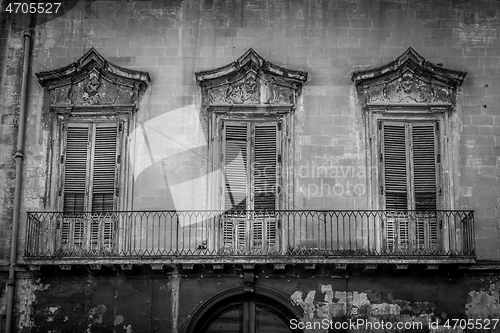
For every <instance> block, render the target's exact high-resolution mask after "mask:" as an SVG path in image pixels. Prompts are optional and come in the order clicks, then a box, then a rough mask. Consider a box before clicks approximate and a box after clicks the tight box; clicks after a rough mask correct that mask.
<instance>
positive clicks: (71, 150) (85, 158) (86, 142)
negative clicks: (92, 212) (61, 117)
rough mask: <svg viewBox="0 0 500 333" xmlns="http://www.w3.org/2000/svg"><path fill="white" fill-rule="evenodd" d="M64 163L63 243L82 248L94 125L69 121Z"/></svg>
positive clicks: (70, 246)
mask: <svg viewBox="0 0 500 333" xmlns="http://www.w3.org/2000/svg"><path fill="white" fill-rule="evenodd" d="M65 134H66V136H65V143H66V146H65V150H64V155H63V156H62V157H61V162H63V163H64V167H63V170H64V171H63V190H62V196H63V198H62V201H63V203H62V209H63V219H62V222H61V226H60V227H61V243H62V247H63V249H65V250H73V251H79V250H80V249H81V247H82V246H83V245H84V243H85V239H84V230H85V217H84V216H83V212H84V211H85V210H86V202H85V198H86V189H87V171H88V169H89V167H88V163H89V149H90V134H91V132H90V126H89V125H88V124H67V125H66V128H65Z"/></svg>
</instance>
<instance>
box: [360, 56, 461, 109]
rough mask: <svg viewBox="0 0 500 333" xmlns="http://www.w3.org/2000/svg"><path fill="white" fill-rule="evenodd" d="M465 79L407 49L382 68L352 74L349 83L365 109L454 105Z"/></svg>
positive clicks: (458, 72) (458, 73)
mask: <svg viewBox="0 0 500 333" xmlns="http://www.w3.org/2000/svg"><path fill="white" fill-rule="evenodd" d="M465 75H467V73H464V72H460V71H453V70H450V69H446V68H443V67H441V66H438V65H435V64H432V63H430V62H428V61H427V60H425V59H424V58H423V57H422V56H421V55H419V54H418V53H417V52H416V51H415V50H414V49H413V48H411V47H410V48H408V50H406V51H405V52H404V53H403V54H402V55H401V56H399V57H398V58H396V59H395V60H394V61H393V62H391V63H389V64H387V65H385V66H382V67H379V68H375V69H371V70H367V71H359V72H355V73H353V75H352V81H353V82H354V83H355V84H356V87H357V89H358V94H359V95H360V96H361V97H362V98H363V100H364V103H365V104H366V105H453V104H454V103H455V97H456V92H457V88H458V86H460V84H461V83H462V81H463V80H464V78H465Z"/></svg>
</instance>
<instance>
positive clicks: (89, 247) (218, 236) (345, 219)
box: [25, 210, 474, 259]
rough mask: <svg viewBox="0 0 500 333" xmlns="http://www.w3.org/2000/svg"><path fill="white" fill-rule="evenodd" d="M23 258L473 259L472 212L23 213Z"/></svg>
mask: <svg viewBox="0 0 500 333" xmlns="http://www.w3.org/2000/svg"><path fill="white" fill-rule="evenodd" d="M27 218H28V220H27V230H26V248H25V258H26V259H44V258H48V259H49V258H103V257H121V258H128V257H140V258H143V257H149V258H162V257H177V258H179V257H183V256H186V257H194V256H200V257H203V258H210V257H213V258H216V257H218V258H220V257H221V256H229V257H236V256H266V257H273V256H290V257H308V256H325V257H330V256H333V257H335V256H341V257H346V256H347V257H348V256H360V255H362V256H446V257H450V256H469V257H470V256H473V255H474V213H473V211H329V210H323V211H319V210H314V211H312V210H310V211H305V210H304V211H295V210H294V211H278V210H277V211H265V212H257V211H240V212H236V211H231V212H220V211H120V212H109V213H90V212H87V213H77V214H68V213H60V212H28V214H27Z"/></svg>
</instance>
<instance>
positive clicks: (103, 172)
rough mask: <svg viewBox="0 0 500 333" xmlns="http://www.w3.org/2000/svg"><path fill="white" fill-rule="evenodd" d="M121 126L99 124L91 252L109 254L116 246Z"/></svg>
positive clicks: (93, 194)
mask: <svg viewBox="0 0 500 333" xmlns="http://www.w3.org/2000/svg"><path fill="white" fill-rule="evenodd" d="M118 130H119V128H118V126H117V124H95V130H94V141H93V154H92V193H91V211H92V221H91V224H90V248H91V250H93V251H98V252H102V251H109V250H110V249H111V248H112V245H113V239H114V230H115V225H114V224H115V219H114V217H113V215H112V213H111V212H113V211H114V210H115V194H116V187H117V184H116V170H117V154H118V152H117V148H118V144H117V140H118V136H119V133H118Z"/></svg>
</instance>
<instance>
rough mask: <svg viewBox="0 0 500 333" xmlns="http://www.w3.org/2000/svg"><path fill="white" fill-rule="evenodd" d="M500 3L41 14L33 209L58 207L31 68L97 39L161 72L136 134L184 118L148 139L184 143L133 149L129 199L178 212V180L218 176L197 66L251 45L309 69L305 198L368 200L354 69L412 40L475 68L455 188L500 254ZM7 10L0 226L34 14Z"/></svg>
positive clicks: (210, 4) (253, 4) (87, 8)
mask: <svg viewBox="0 0 500 333" xmlns="http://www.w3.org/2000/svg"><path fill="white" fill-rule="evenodd" d="M499 10H500V9H499V5H498V2H496V1H481V6H480V7H478V6H476V4H473V3H471V2H468V1H441V2H439V3H436V2H430V1H423V2H422V1H410V2H401V1H233V2H226V1H201V2H200V1H167V2H159V1H140V2H127V3H121V2H114V1H93V2H87V1H79V2H78V3H76V5H75V6H74V7H72V8H70V10H69V11H67V12H66V13H65V14H64V15H62V16H60V17H58V18H55V19H53V20H50V21H48V22H44V21H43V20H42V18H40V17H39V18H38V22H37V23H35V24H34V25H35V33H34V34H33V52H32V55H33V59H32V63H31V65H32V66H31V73H32V74H31V76H30V77H31V80H30V86H29V94H30V95H29V104H28V106H29V108H28V126H27V133H28V137H27V141H26V142H27V149H26V150H27V157H26V166H25V173H24V176H25V180H24V194H23V197H24V202H23V209H50V208H52V207H54V200H53V198H51V197H50V195H48V194H49V193H50V192H49V191H50V188H48V187H50V183H49V182H48V181H47V179H48V177H47V176H48V174H49V173H50V170H49V169H48V167H47V163H48V162H47V155H48V152H49V147H50V145H49V144H48V143H49V142H48V141H49V140H50V135H49V134H50V131H51V129H50V128H49V120H50V117H49V116H48V110H47V108H46V107H43V103H44V101H43V100H42V95H43V94H42V89H41V87H40V86H39V84H38V83H37V82H36V80H35V79H34V76H33V73H35V72H40V71H46V70H49V69H55V68H59V67H61V66H65V65H68V64H69V63H71V62H73V61H74V60H76V59H77V58H79V57H80V56H81V55H82V54H83V53H84V52H85V51H86V50H88V49H89V48H90V47H95V48H96V49H97V50H98V52H100V53H101V54H102V55H103V56H104V57H105V58H106V59H107V60H109V61H110V62H113V63H115V64H117V65H120V66H124V67H126V68H134V69H139V70H143V71H147V72H149V74H150V75H151V78H152V84H151V86H150V88H149V89H148V90H147V92H146V94H145V96H143V99H142V103H141V105H140V109H139V112H138V113H137V114H136V117H135V118H136V120H135V121H136V123H135V126H137V131H134V132H132V133H131V138H133V139H136V140H141V138H142V135H143V133H142V128H141V126H143V127H144V128H145V129H146V131H147V129H148V128H151V127H152V126H153V125H152V124H156V126H158V125H159V124H160V125H163V124H164V125H165V126H172V124H175V125H174V126H173V127H175V128H177V129H176V131H175V133H172V134H171V136H169V135H162V136H161V137H158V136H157V137H156V138H155V140H154V142H150V143H149V144H150V145H151V147H152V151H155V148H157V149H160V150H161V149H165V147H168V146H169V145H175V142H177V143H179V142H180V143H181V146H180V147H181V148H179V149H177V150H175V151H174V153H172V154H171V155H172V156H170V157H169V158H168V159H164V160H162V161H159V160H158V159H156V160H155V158H153V162H151V156H150V155H149V152H148V150H147V149H146V148H144V147H143V148H144V149H139V148H137V147H135V148H133V147H132V146H130V153H131V155H132V156H133V161H132V163H135V164H136V166H138V165H140V168H139V167H136V173H137V174H136V175H135V186H134V200H133V202H134V204H133V207H130V208H131V209H172V208H174V206H175V205H174V201H173V199H172V194H171V191H170V186H171V185H176V184H179V183H182V182H186V181H190V180H192V179H195V178H199V177H203V176H205V175H206V173H207V161H206V156H207V154H206V145H205V146H203V145H202V146H200V147H197V148H189V147H191V144H190V143H189V140H192V133H193V130H192V129H193V126H197V127H198V129H199V131H201V132H202V135H201V138H202V139H201V141H203V138H205V139H206V135H207V133H206V126H204V125H205V119H203V118H202V117H200V113H199V108H200V89H199V87H197V86H196V83H195V80H194V73H195V72H196V71H200V70H206V69H213V68H216V67H219V66H223V65H226V64H228V63H230V62H232V61H234V60H235V59H236V58H238V57H239V56H241V55H242V54H243V53H244V52H245V51H246V50H247V49H248V48H250V47H252V48H254V49H255V50H256V51H257V52H258V53H259V54H260V55H262V56H263V57H264V58H265V59H267V60H269V61H271V62H274V63H276V64H278V65H281V66H284V67H287V68H292V69H297V70H303V71H306V72H308V73H309V79H308V82H306V85H305V87H304V89H303V92H302V97H301V99H300V101H299V106H298V108H297V110H296V112H295V118H296V119H295V121H296V128H295V140H296V151H295V163H296V164H295V165H294V168H295V172H296V184H295V189H294V193H295V198H294V208H295V209H314V208H327V209H363V208H368V207H369V206H368V196H367V190H368V182H367V177H366V175H367V172H366V169H365V168H366V152H365V143H364V140H365V139H364V125H363V115H362V110H361V107H360V106H359V101H358V96H357V95H356V92H355V89H354V86H353V84H352V82H351V80H350V77H351V74H352V72H353V71H355V70H361V69H367V68H374V67H378V66H381V65H384V64H386V63H388V62H390V61H392V60H393V59H394V58H396V57H397V56H399V55H400V54H401V53H402V52H403V51H404V50H406V49H407V48H408V47H410V46H411V47H413V48H415V49H416V50H417V52H419V53H420V54H421V55H422V56H424V57H425V58H426V59H427V60H429V61H431V62H434V63H442V64H443V65H444V66H445V67H447V68H450V69H455V70H461V71H465V72H467V73H468V74H467V77H466V79H465V81H464V83H463V85H462V87H461V88H460V93H459V96H458V101H457V110H456V111H455V112H456V120H457V122H458V123H457V129H459V133H458V137H457V138H458V141H457V142H455V144H456V145H458V147H457V152H458V156H454V159H455V162H456V163H459V165H460V167H459V169H458V170H459V173H458V174H457V175H455V184H454V185H455V187H454V189H453V192H452V193H455V194H456V196H457V197H456V200H455V201H456V202H455V206H456V207H455V208H456V209H474V210H476V217H477V219H476V226H477V228H476V236H477V239H478V242H477V254H478V256H479V257H488V258H498V257H499V256H500V253H499V252H498V251H499V249H500V246H499V236H500V235H499V234H498V233H499V214H500V212H499V211H498V206H499V203H498V198H499V197H500V195H499V193H500V190H499V186H500V185H499V183H498V181H499V177H498V172H499V171H498V170H499V165H498V156H499V154H500V153H499V148H498V147H499V142H498V137H499V134H500V133H499V122H500V120H499V116H498V115H497V113H496V105H498V104H499V101H500V96H499V93H498V91H500V89H498V87H499V84H500V83H499V82H500V81H499V80H500V74H499V72H498V67H499V65H500V63H499V61H500V56H499V52H500V51H499V50H500V43H499V41H498V36H497V35H498V23H499V20H500V19H499V15H500V14H499ZM3 18H4V20H2V24H3V25H4V27H5V28H3V29H2V36H1V39H0V40H1V41H2V42H1V44H0V46H1V47H2V58H1V59H2V64H3V66H2V73H4V74H3V75H2V108H3V109H2V110H3V112H2V142H1V147H0V149H1V151H2V158H3V162H2V165H3V166H4V167H3V168H2V171H1V172H2V174H1V175H2V176H1V178H0V181H1V182H2V184H5V186H2V192H1V193H2V198H3V199H2V206H3V207H4V209H2V224H1V226H2V228H4V230H8V225H9V218H10V216H11V210H10V207H11V205H12V202H11V201H12V199H11V198H12V177H13V169H12V167H13V155H12V151H13V145H14V133H15V128H16V127H15V126H13V125H15V119H16V114H17V113H16V112H17V111H16V110H17V107H18V104H19V101H18V98H19V97H18V95H19V89H20V87H19V75H20V61H21V59H20V58H21V49H22V43H21V38H20V31H21V30H22V29H23V28H26V26H27V24H28V23H27V22H26V21H27V18H26V16H22V15H17V16H14V17H11V18H9V17H8V16H7V15H6V14H5V13H4V14H3ZM7 36H9V38H7ZM174 111H177V113H176V115H175V117H169V116H168V114H171V115H173V114H174V113H175V112H174ZM178 115H181V117H178ZM182 115H184V116H185V118H184V119H181V120H179V121H178V122H176V119H177V118H182ZM176 117H177V118H176ZM186 119H188V120H186ZM148 121H149V123H148ZM153 127H154V126H153ZM169 128H170V127H169ZM153 132H154V131H153V130H151V133H153ZM183 145H184V147H188V148H182V147H183ZM151 147H149V148H151ZM149 148H148V149H149ZM137 161H140V163H139V164H137V163H138V162H137ZM9 184H10V185H9ZM6 228H7V229H6ZM2 242H4V243H5V239H2ZM2 256H3V257H4V258H5V254H4V255H2Z"/></svg>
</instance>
